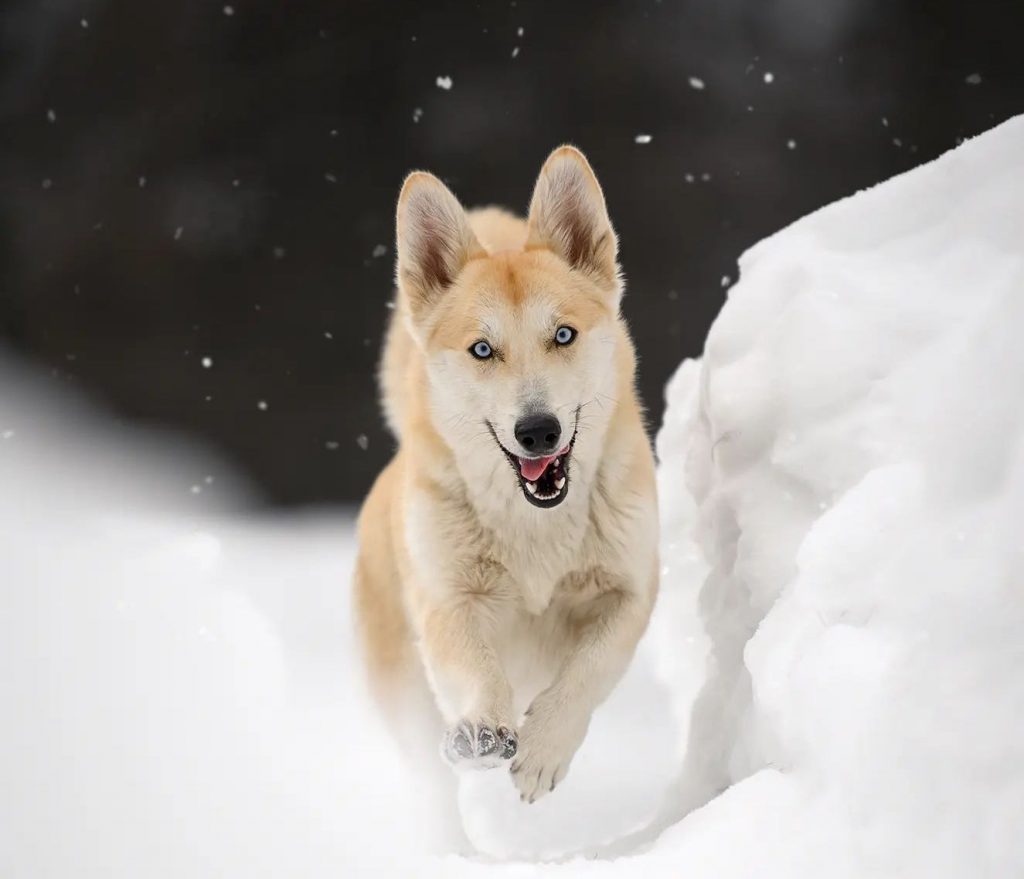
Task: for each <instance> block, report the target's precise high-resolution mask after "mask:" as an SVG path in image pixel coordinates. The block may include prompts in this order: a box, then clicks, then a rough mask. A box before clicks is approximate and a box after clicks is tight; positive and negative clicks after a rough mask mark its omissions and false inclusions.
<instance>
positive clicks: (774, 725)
mask: <svg viewBox="0 0 1024 879" xmlns="http://www.w3.org/2000/svg"><path fill="white" fill-rule="evenodd" d="M1022 149H1024V117H1022V118H1018V119H1015V120H1012V121H1011V122H1008V123H1006V124H1004V125H1003V126H1001V127H1000V128H998V129H996V130H994V131H992V132H990V133H988V134H986V135H984V136H983V137H980V138H977V139H976V140H974V141H972V142H969V143H967V144H966V145H964V146H963V147H961V148H959V149H957V150H955V151H953V152H951V153H949V154H947V155H946V156H944V157H943V158H941V159H940V160H938V161H937V162H934V163H932V164H931V165H928V166H925V167H923V168H920V169H917V170H915V171H913V172H910V173H909V174H906V175H903V176H902V177H899V178H897V179H895V180H892V181H890V182H889V183H886V184H884V185H882V186H879V187H876V188H875V189H873V190H870V191H868V192H864V193H861V194H859V195H857V196H855V197H853V198H851V199H847V200H845V201H842V202H840V203H838V204H835V205H833V206H831V207H829V208H826V209H824V210H822V211H820V212H818V213H816V214H814V215H812V216H810V217H808V218H806V219H804V220H802V221H800V222H798V223H796V224H794V225H793V226H792V227H790V228H788V229H786V230H784V231H783V232H781V233H779V234H777V235H775V236H773V237H772V238H770V239H768V240H766V241H764V242H762V243H761V244H759V245H758V246H756V247H755V248H753V249H752V250H751V251H750V252H749V253H747V254H746V255H745V256H744V257H743V259H742V260H741V280H740V282H739V283H738V284H737V285H736V286H735V287H733V288H732V289H731V290H730V296H729V301H728V303H727V305H726V306H725V308H724V309H723V310H722V312H721V314H720V316H719V318H718V319H717V321H716V322H715V325H714V326H713V328H712V330H711V332H710V334H709V336H708V340H707V345H706V348H705V356H704V358H703V360H702V362H701V363H700V364H699V365H698V364H696V363H688V364H686V365H685V366H684V367H683V368H682V370H681V371H680V372H679V374H678V375H677V376H676V378H675V379H674V381H673V383H672V385H671V386H670V390H669V399H670V406H669V419H668V422H667V424H666V427H665V428H664V430H663V432H662V434H661V435H660V437H659V455H660V459H661V460H662V461H663V462H665V464H663V467H662V471H661V477H662V485H663V486H664V485H665V481H666V479H667V478H668V475H669V471H670V469H678V475H677V476H675V477H674V479H673V484H675V485H681V484H682V483H683V481H684V480H685V482H686V484H687V485H688V486H689V488H690V491H691V493H692V497H693V500H694V502H695V504H696V512H695V525H696V534H697V535H698V538H699V543H700V546H701V548H702V551H703V555H704V557H705V559H706V560H707V562H708V564H709V565H710V573H709V575H708V577H707V578H706V580H705V581H704V584H703V586H702V587H701V593H700V598H699V606H700V608H701V611H702V614H703V618H704V627H705V631H706V632H707V633H708V635H709V637H710V639H711V655H712V657H713V658H714V662H713V665H712V670H711V674H710V675H709V677H708V679H707V681H706V682H705V684H704V688H703V690H702V693H701V697H700V698H699V699H698V702H697V703H696V706H695V710H694V713H693V716H692V727H691V740H690V751H689V754H688V757H687V765H688V771H685V772H684V773H683V776H682V779H681V783H680V786H679V788H678V790H677V795H678V797H679V799H678V805H677V807H676V809H677V811H678V812H682V811H685V809H686V808H687V807H691V806H692V805H693V804H694V803H700V802H703V801H705V800H706V799H708V798H709V797H711V796H712V795H713V794H714V793H715V792H716V791H717V790H719V789H721V788H724V787H726V786H728V785H731V787H729V790H728V792H727V794H726V795H724V796H722V797H719V798H718V799H716V800H713V801H712V802H711V803H710V805H709V807H708V808H705V809H701V810H699V811H697V812H695V813H693V814H691V815H690V817H689V818H688V819H686V820H685V821H683V822H682V824H680V825H679V826H677V827H675V828H673V830H672V831H670V832H669V833H668V834H666V835H665V836H663V837H662V839H661V840H660V841H659V845H658V850H665V848H666V847H668V846H671V845H673V844H675V845H678V847H679V851H680V853H683V852H686V853H687V854H688V852H689V848H688V846H689V845H690V844H691V843H692V844H698V840H697V837H703V836H704V835H705V834H706V833H707V832H708V830H709V829H713V830H714V832H715V833H718V834H724V833H730V834H735V836H736V839H735V840H734V841H733V844H734V846H735V845H737V844H739V840H740V839H742V840H743V843H742V846H741V848H748V847H751V846H754V847H756V848H758V849H760V848H761V846H762V844H763V843H765V842H766V841H765V840H764V839H763V838H759V836H758V834H760V833H763V828H759V827H758V825H757V823H756V820H755V816H758V815H760V816H771V825H772V828H773V829H772V835H773V837H777V838H778V839H782V840H786V839H788V840H796V839H799V844H798V845H789V846H779V845H778V844H777V842H776V844H774V845H764V849H763V850H759V851H757V852H756V861H751V862H750V863H752V864H753V863H756V865H757V873H758V875H763V876H765V875H783V876H794V875H805V874H807V875H811V874H814V875H829V876H842V875H849V876H864V875H868V874H870V875H884V876H897V875H898V876H928V877H936V876H993V877H995V876H1011V875H1021V874H1022V872H1024V837H1022V836H1021V834H1020V833H1019V830H1020V827H1021V826H1024V735H1022V732H1024V672H1022V671H1021V669H1022V665H1021V661H1020V660H1021V658H1022V652H1021V640H1020V632H1021V631H1022V627H1024V600H1022V598H1021V593H1020V583H1021V578H1022V574H1024V543H1022V541H1021V538H1020V533H1019V522H1020V521H1021V516H1022V514H1024V432H1022V431H1024V417H1022V414H1021V412H1022V410H1021V408H1020V402H1019V401H1020V400H1021V399H1024V348H1022V347H1021V346H1020V344H1019V342H1018V339H1017V337H1018V335H1019V332H1020V328H1021V326H1024V297H1022V296H1021V290H1022V288H1024V247H1022V245H1024V238H1022V232H1021V230H1022V229H1024V176H1022V175H1021V174H1020V173H1019V170H1018V169H1019V156H1020V154H1021V151H1022ZM683 459H685V465H681V464H680V463H679V462H680V461H681V460H683ZM671 503H672V502H671V501H669V502H668V504H667V505H668V506H669V509H670V510H671ZM671 529H672V523H667V530H666V539H668V538H669V536H670V535H671V533H672V531H671ZM686 552H689V550H688V549H687V550H686ZM666 562H667V565H668V568H669V575H668V579H669V580H670V581H671V580H675V581H676V582H681V581H682V578H680V577H678V576H675V575H674V573H673V568H674V565H675V564H680V565H682V566H683V568H684V570H685V569H687V568H686V566H687V565H689V564H691V563H690V561H689V560H688V557H684V558H681V559H679V560H678V562H677V561H676V558H675V557H674V555H673V553H672V552H671V550H669V551H667V552H666ZM709 810H710V811H709ZM667 820H668V818H664V819H663V822H662V823H665V821H667ZM723 822H728V823H727V824H725V825H724V826H723ZM722 838H723V839H724V838H725V837H724V836H723V837H722ZM699 845H701V846H704V845H705V840H703V839H701V840H700V841H699ZM712 856H713V857H714V858H715V865H716V870H715V874H716V875H718V876H732V875H743V874H744V866H743V865H744V863H745V861H744V858H745V857H747V856H748V855H747V854H744V852H742V851H731V852H728V853H723V852H718V851H715V852H710V853H709V857H712ZM684 863H691V861H689V860H688V859H686V860H680V862H679V864H680V865H682V864H684Z"/></svg>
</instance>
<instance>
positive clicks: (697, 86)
mask: <svg viewBox="0 0 1024 879" xmlns="http://www.w3.org/2000/svg"><path fill="white" fill-rule="evenodd" d="M689 81H690V88H692V89H694V90H696V91H698V92H699V91H702V90H703V89H704V80H703V79H701V78H700V77H699V76H691V77H690V80H689Z"/></svg>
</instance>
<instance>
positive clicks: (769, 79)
mask: <svg viewBox="0 0 1024 879" xmlns="http://www.w3.org/2000/svg"><path fill="white" fill-rule="evenodd" d="M764 81H765V82H766V83H767V84H768V85H771V84H772V83H773V82H775V74H774V73H771V72H769V73H766V74H765V75H764Z"/></svg>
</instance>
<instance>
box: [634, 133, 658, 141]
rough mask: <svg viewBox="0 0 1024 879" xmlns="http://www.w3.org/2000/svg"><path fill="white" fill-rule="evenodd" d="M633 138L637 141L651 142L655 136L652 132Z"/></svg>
mask: <svg viewBox="0 0 1024 879" xmlns="http://www.w3.org/2000/svg"><path fill="white" fill-rule="evenodd" d="M633 140H634V141H636V143H650V142H651V141H652V140H654V138H653V137H652V136H651V135H650V134H638V135H637V136H636V137H634V138H633Z"/></svg>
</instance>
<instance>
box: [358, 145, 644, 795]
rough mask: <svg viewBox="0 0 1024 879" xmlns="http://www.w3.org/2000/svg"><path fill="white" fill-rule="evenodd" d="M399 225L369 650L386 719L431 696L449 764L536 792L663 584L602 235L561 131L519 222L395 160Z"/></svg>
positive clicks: (369, 570) (610, 255) (361, 596)
mask: <svg viewBox="0 0 1024 879" xmlns="http://www.w3.org/2000/svg"><path fill="white" fill-rule="evenodd" d="M397 241H398V268H397V276H398V296H397V302H396V308H395V312H394V315H393V318H392V321H391V325H390V328H389V331H388V335H387V340H386V345H385V351H384V358H383V362H382V368H381V384H382V388H383V397H384V408H385V413H386V416H387V419H388V421H389V424H390V426H391V428H392V429H393V430H394V432H395V434H396V436H397V437H398V439H399V448H398V452H397V454H396V455H395V457H394V459H393V460H392V461H391V463H390V464H389V465H388V466H387V468H386V469H385V470H384V472H383V473H381V475H380V476H379V478H378V479H377V482H376V484H375V485H374V487H373V490H372V491H371V492H370V495H369V497H368V498H367V500H366V503H365V505H364V507H363V510H362V513H361V516H360V520H359V542H360V551H359V559H358V563H357V568H356V574H355V586H354V588H355V606H356V616H357V620H358V624H359V627H360V630H361V635H362V642H363V648H364V651H365V658H366V663H367V665H368V668H369V673H370V678H371V682H372V685H373V688H374V691H375V693H376V695H377V697H378V698H379V700H380V701H381V703H382V704H383V705H384V707H385V708H386V709H387V710H388V711H389V712H390V713H391V716H392V717H393V718H394V720H395V723H396V724H407V723H408V722H409V721H408V713H407V712H408V709H409V708H410V706H414V705H424V704H427V705H429V706H430V707H429V710H430V711H431V712H432V713H433V714H434V716H435V719H436V726H435V728H436V730H437V735H438V738H439V739H440V740H441V746H442V750H443V753H444V754H445V756H446V757H447V758H448V759H449V760H450V761H451V762H452V763H453V764H456V765H459V764H461V765H466V766H479V767H490V766H500V765H505V764H506V763H507V764H508V765H509V766H510V769H511V774H512V778H513V780H514V782H515V785H516V787H517V788H518V789H519V792H520V794H521V796H522V798H523V799H525V800H528V801H529V802H533V801H534V800H535V799H536V798H537V797H540V796H542V795H544V794H545V793H547V792H548V791H551V790H553V789H554V788H555V785H557V784H558V782H559V781H560V780H561V779H562V778H564V777H565V774H566V772H567V771H568V769H569V764H570V762H571V761H572V758H573V755H574V754H575V753H576V750H577V749H578V748H579V746H580V743H581V742H582V741H583V738H584V735H585V734H586V731H587V726H588V724H589V722H590V717H591V714H592V712H593V711H594V709H595V708H596V707H597V706H598V705H599V704H600V703H601V702H602V701H603V700H604V699H605V697H607V696H608V694H609V693H610V692H611V690H612V688H613V687H614V686H615V684H616V682H617V681H618V680H619V678H620V677H621V676H622V674H623V672H624V671H625V669H626V666H627V665H628V663H629V661H630V658H631V657H632V655H633V651H634V648H635V646H636V643H637V641H638V639H639V638H640V635H641V634H642V633H643V631H644V628H645V627H646V625H647V621H648V618H649V616H650V613H651V608H652V605H653V603H654V599H655V595H656V593H657V588H658V560H657V543H658V519H657V499H656V494H655V482H654V461H653V457H652V454H651V450H650V445H649V442H648V439H647V436H646V434H645V431H644V424H643V415H642V411H641V408H640V405H639V403H638V401H637V395H636V391H635V388H634V381H635V379H634V376H635V369H636V361H635V355H634V351H633V345H632V342H631V340H630V337H629V332H628V330H627V329H626V325H625V322H624V321H623V319H622V317H621V316H620V314H619V301H620V298H621V295H622V281H621V278H620V275H619V267H618V264H617V258H616V257H617V243H616V237H615V232H614V231H613V229H612V226H611V223H610V221H609V219H608V214H607V210H606V208H605V203H604V196H603V195H602V192H601V188H600V186H599V184H598V182H597V179H596V177H595V176H594V173H593V171H592V170H591V168H590V165H589V164H588V163H587V160H586V159H585V158H584V157H583V155H582V154H581V153H580V152H579V151H578V150H576V149H574V148H572V147H568V146H563V147H561V148H559V149H557V150H555V151H554V152H553V153H552V154H551V156H550V157H549V158H548V160H547V162H546V163H545V164H544V167H543V169H542V170H541V173H540V177H539V179H538V181H537V185H536V188H535V190H534V194H533V199H532V201H531V204H530V215H529V220H528V221H526V222H524V221H523V220H521V219H519V218H517V217H514V216H512V215H511V214H508V213H505V212H504V211H501V210H498V209H496V208H487V209H484V210H480V211H474V212H471V213H467V212H466V211H464V210H463V208H462V206H461V205H460V204H459V202H458V201H457V200H456V198H455V196H454V195H452V193H451V192H450V191H449V190H448V189H447V188H446V187H445V186H444V184H443V183H441V181H440V180H438V179H437V178H436V177H434V176H432V175H430V174H426V173H422V172H416V173H413V174H411V175H410V176H409V177H408V178H407V179H406V181H405V185H404V186H403V187H402V192H401V195H400V196H399V199H398V216H397ZM428 688H429V689H428ZM430 696H432V697H433V698H432V699H430V698H429V697H430ZM434 706H436V707H434ZM524 709H525V713H523V712H524ZM445 729H446V731H445V732H443V734H442V730H445ZM417 734H418V735H421V734H422V732H420V731H417Z"/></svg>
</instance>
